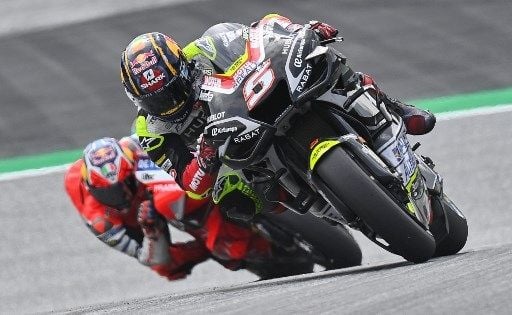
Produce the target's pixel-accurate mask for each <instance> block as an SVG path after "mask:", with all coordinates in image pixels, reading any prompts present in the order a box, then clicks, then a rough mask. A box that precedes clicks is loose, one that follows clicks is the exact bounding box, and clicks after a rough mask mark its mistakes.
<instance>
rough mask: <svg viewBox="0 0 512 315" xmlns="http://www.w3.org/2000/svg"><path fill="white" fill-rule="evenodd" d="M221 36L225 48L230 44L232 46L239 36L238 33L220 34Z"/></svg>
mask: <svg viewBox="0 0 512 315" xmlns="http://www.w3.org/2000/svg"><path fill="white" fill-rule="evenodd" d="M219 36H220V39H221V40H222V45H224V47H228V46H229V44H231V42H232V41H234V40H235V39H236V38H237V37H238V36H239V35H238V34H237V31H229V32H223V33H220V34H219Z"/></svg>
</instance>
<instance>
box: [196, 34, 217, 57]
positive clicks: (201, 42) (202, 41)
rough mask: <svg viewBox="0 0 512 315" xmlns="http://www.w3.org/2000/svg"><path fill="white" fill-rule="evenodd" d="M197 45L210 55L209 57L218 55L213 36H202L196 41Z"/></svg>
mask: <svg viewBox="0 0 512 315" xmlns="http://www.w3.org/2000/svg"><path fill="white" fill-rule="evenodd" d="M195 43H196V46H197V47H199V48H200V49H201V50H202V51H203V53H204V54H205V55H206V57H208V58H209V59H212V60H213V59H215V56H216V55H217V50H216V49H215V45H214V44H213V40H212V38H211V37H209V36H206V37H201V38H199V39H197V40H196V41H195Z"/></svg>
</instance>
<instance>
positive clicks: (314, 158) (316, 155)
mask: <svg viewBox="0 0 512 315" xmlns="http://www.w3.org/2000/svg"><path fill="white" fill-rule="evenodd" d="M339 143H340V142H339V141H338V140H326V141H323V142H320V143H319V144H317V145H316V146H315V147H314V148H313V151H311V154H310V156H309V169H310V170H313V168H314V167H315V165H316V163H317V162H318V160H320V158H321V157H322V156H323V155H324V154H325V152H327V151H329V150H330V149H331V148H332V147H334V146H336V145H338V144H339Z"/></svg>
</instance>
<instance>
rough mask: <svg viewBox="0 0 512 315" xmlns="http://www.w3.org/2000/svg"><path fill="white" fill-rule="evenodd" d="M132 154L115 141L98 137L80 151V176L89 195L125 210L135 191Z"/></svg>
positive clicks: (103, 202)
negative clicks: (81, 157)
mask: <svg viewBox="0 0 512 315" xmlns="http://www.w3.org/2000/svg"><path fill="white" fill-rule="evenodd" d="M134 157H135V152H134V151H133V150H132V149H130V148H129V146H126V145H120V144H119V143H118V142H117V141H116V139H113V138H102V139H98V140H95V141H93V142H91V143H90V144H89V145H87V147H86V148H85V150H84V155H83V160H84V167H83V168H82V177H83V179H84V182H85V183H86V185H87V187H88V190H89V192H90V193H91V194H92V195H93V196H94V198H96V199H97V200H98V201H99V202H101V203H102V204H105V205H107V206H110V207H112V208H115V209H118V210H128V209H130V206H131V201H132V199H133V196H134V193H135V190H136V181H135V176H134V171H135V165H134V163H135V161H134Z"/></svg>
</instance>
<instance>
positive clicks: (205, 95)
mask: <svg viewBox="0 0 512 315" xmlns="http://www.w3.org/2000/svg"><path fill="white" fill-rule="evenodd" d="M212 99H213V92H212V91H208V90H203V89H201V93H200V94H199V100H201V101H204V102H210V101H211V100H212Z"/></svg>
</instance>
